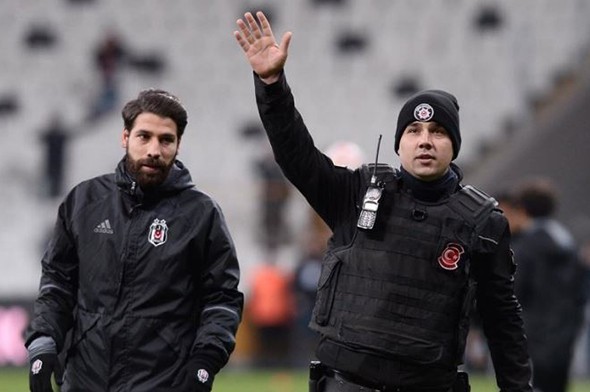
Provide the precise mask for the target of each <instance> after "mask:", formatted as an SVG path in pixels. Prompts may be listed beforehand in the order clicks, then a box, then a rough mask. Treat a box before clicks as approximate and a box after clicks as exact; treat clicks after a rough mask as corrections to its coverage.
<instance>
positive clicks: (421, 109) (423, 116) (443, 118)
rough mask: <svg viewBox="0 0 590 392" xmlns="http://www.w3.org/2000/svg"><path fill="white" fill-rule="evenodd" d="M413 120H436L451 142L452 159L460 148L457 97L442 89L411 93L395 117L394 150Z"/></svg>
mask: <svg viewBox="0 0 590 392" xmlns="http://www.w3.org/2000/svg"><path fill="white" fill-rule="evenodd" d="M414 121H436V122H437V123H439V124H440V125H442V126H443V127H444V128H445V130H446V131H447V132H448V134H449V137H450V138H451V142H452V143H453V159H455V158H457V155H459V149H460V148H461V131H460V130H459V104H458V103H457V98H455V96H453V95H452V94H449V93H447V92H446V91H442V90H425V91H421V92H419V93H416V94H414V95H412V96H411V97H410V98H409V99H408V100H407V101H406V103H405V104H404V106H403V107H402V109H401V110H400V112H399V116H398V118H397V129H396V131H395V152H396V153H397V151H398V150H399V141H400V139H401V137H402V134H403V133H404V130H405V129H406V127H407V126H408V124H411V123H413V122H414Z"/></svg>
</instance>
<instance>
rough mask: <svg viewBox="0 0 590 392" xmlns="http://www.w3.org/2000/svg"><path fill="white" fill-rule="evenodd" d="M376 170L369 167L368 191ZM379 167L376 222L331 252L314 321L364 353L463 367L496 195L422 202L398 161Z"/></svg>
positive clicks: (465, 193)
mask: <svg viewBox="0 0 590 392" xmlns="http://www.w3.org/2000/svg"><path fill="white" fill-rule="evenodd" d="M369 170H370V169H369V168H368V167H363V168H362V169H361V171H362V172H364V175H363V178H364V181H365V184H364V185H363V187H362V192H363V194H364V191H365V189H367V186H368V182H369V178H370V174H369ZM379 172H381V173H378V178H379V184H380V186H381V187H382V188H383V196H382V197H381V199H380V204H379V208H378V212H377V219H376V222H375V226H374V227H373V229H371V230H364V229H358V228H357V229H356V233H355V235H354V238H353V240H352V242H351V243H350V244H348V245H347V246H344V247H339V248H335V249H330V250H328V252H327V254H326V257H325V259H324V262H323V265H322V272H321V276H320V280H319V284H318V294H317V299H316V304H315V308H314V311H313V316H312V320H311V323H310V326H311V328H312V329H314V330H316V331H318V332H320V333H321V334H323V335H325V336H327V337H330V338H332V339H334V340H336V341H339V342H342V343H344V344H346V345H347V346H349V347H352V348H357V349H358V350H359V351H367V352H370V353H373V354H377V355H383V356H386V357H391V358H396V359H399V360H403V361H410V362H412V363H417V364H437V365H443V366H455V365H457V364H458V363H460V362H461V360H462V356H463V351H464V349H465V340H466V336H467V332H468V329H469V311H470V307H471V304H472V302H473V295H474V291H475V283H474V281H473V279H471V278H470V274H469V270H470V261H471V255H472V253H473V250H474V246H475V243H476V238H477V228H478V226H479V225H480V224H482V223H483V222H485V220H486V219H487V217H488V216H489V214H490V212H491V211H492V209H493V208H494V206H495V201H494V200H493V199H492V198H490V197H489V196H487V195H485V194H483V193H482V192H480V191H478V190H476V189H475V188H472V187H469V186H466V187H462V188H461V189H460V190H459V191H458V192H456V193H454V194H453V195H452V196H451V197H450V198H448V199H446V200H444V201H442V202H440V203H436V204H426V203H421V202H419V201H417V200H415V199H413V198H412V197H411V195H410V194H408V193H407V192H403V191H400V189H399V187H398V177H397V176H396V175H395V174H394V172H393V169H392V168H391V167H389V166H387V167H383V166H381V165H380V167H379ZM361 200H362V197H361Z"/></svg>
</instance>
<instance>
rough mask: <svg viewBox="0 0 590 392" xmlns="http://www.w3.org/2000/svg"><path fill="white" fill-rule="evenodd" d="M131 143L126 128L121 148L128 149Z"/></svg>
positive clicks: (122, 136)
mask: <svg viewBox="0 0 590 392" xmlns="http://www.w3.org/2000/svg"><path fill="white" fill-rule="evenodd" d="M128 143H129V131H128V130H127V129H126V128H123V133H122V134H121V147H123V148H127V145H128Z"/></svg>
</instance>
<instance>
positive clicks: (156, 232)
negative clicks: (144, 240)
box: [148, 219, 168, 246]
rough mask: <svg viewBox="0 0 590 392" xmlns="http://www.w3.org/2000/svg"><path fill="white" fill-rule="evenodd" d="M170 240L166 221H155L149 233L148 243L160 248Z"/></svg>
mask: <svg viewBox="0 0 590 392" xmlns="http://www.w3.org/2000/svg"><path fill="white" fill-rule="evenodd" d="M167 239H168V226H166V221H165V220H164V219H162V220H160V219H154V221H153V222H152V224H151V226H150V231H149V233H148V241H149V242H150V244H152V245H153V246H160V245H162V244H164V243H165V242H166V240H167Z"/></svg>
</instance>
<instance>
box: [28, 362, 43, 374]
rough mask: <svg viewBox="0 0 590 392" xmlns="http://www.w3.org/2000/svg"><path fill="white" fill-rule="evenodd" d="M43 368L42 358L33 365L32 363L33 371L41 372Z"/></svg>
mask: <svg viewBox="0 0 590 392" xmlns="http://www.w3.org/2000/svg"><path fill="white" fill-rule="evenodd" d="M41 368H43V361H42V360H40V359H37V360H36V361H35V362H33V365H31V373H33V374H39V372H40V371H41Z"/></svg>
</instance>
